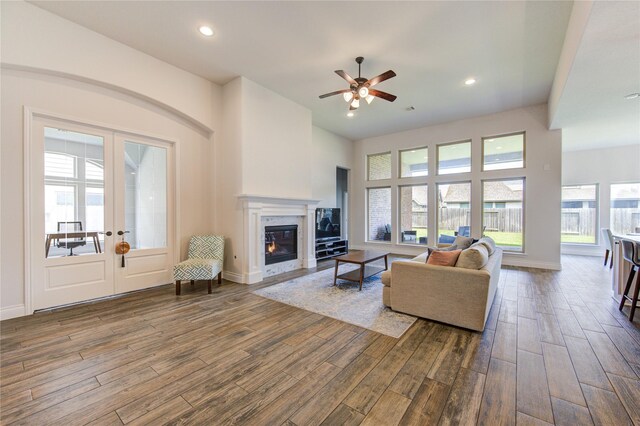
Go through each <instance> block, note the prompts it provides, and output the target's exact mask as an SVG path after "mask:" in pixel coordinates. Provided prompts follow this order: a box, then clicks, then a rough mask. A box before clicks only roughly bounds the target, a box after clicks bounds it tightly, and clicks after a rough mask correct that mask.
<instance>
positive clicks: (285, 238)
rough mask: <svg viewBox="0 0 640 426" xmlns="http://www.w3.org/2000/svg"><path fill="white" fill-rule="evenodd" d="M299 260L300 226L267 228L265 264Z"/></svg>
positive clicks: (265, 229)
mask: <svg viewBox="0 0 640 426" xmlns="http://www.w3.org/2000/svg"><path fill="white" fill-rule="evenodd" d="M297 258H298V225H281V226H265V228H264V264H265V265H272V264H274V263H280V262H286V261H288V260H295V259H297Z"/></svg>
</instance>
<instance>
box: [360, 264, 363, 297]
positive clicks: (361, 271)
mask: <svg viewBox="0 0 640 426" xmlns="http://www.w3.org/2000/svg"><path fill="white" fill-rule="evenodd" d="M362 281H364V263H363V264H362V265H360V291H362Z"/></svg>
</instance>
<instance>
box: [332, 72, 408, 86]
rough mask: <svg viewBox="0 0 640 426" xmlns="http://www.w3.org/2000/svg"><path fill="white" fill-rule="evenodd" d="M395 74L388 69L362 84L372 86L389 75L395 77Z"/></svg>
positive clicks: (387, 78) (386, 78)
mask: <svg viewBox="0 0 640 426" xmlns="http://www.w3.org/2000/svg"><path fill="white" fill-rule="evenodd" d="M336 72H338V71H336ZM395 76H396V73H395V72H393V71H392V70H389V71H387V72H385V73H382V74H380V75H379V76H377V77H373V78H372V79H370V80H369V81H367V82H366V83H365V84H364V85H365V86H367V87H372V86H375V85H376V84H378V83H381V82H383V81H385V80H389V79H390V78H391V77H395Z"/></svg>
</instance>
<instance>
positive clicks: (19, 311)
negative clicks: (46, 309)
mask: <svg viewBox="0 0 640 426" xmlns="http://www.w3.org/2000/svg"><path fill="white" fill-rule="evenodd" d="M25 315H26V314H25V306H24V305H13V306H5V307H4V308H0V321H2V320H7V319H11V318H17V317H23V316H25Z"/></svg>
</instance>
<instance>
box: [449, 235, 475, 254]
mask: <svg viewBox="0 0 640 426" xmlns="http://www.w3.org/2000/svg"><path fill="white" fill-rule="evenodd" d="M471 244H473V238H471V237H463V236H462V235H458V236H457V237H456V240H455V241H454V242H453V245H454V246H456V247H458V248H459V249H462V250H464V249H466V248H469V247H471Z"/></svg>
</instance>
